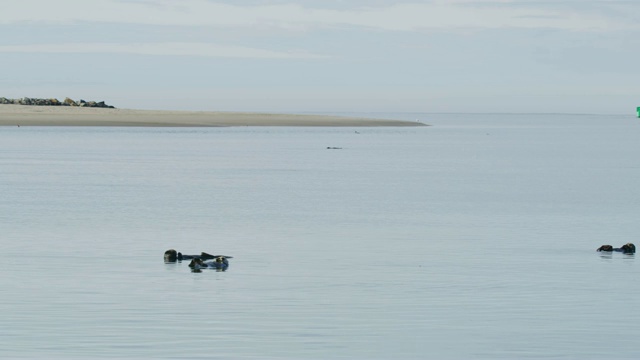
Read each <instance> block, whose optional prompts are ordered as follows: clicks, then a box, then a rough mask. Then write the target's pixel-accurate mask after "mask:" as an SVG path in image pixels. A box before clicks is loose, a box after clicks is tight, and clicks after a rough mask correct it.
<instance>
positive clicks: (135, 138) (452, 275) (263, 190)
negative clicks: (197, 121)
mask: <svg viewBox="0 0 640 360" xmlns="http://www.w3.org/2000/svg"><path fill="white" fill-rule="evenodd" d="M395 115H396V116H393V117H400V118H401V117H402V116H403V115H402V114H395ZM406 116H407V117H410V118H413V119H415V118H416V115H415V114H408V115H406ZM421 119H423V120H424V121H425V122H427V123H430V124H433V125H434V126H432V127H427V128H420V129H407V128H403V129H378V128H375V129H374V128H372V129H358V131H359V132H360V133H359V134H355V133H354V131H353V129H308V128H304V129H294V128H277V129H275V128H270V129H255V128H246V129H243V128H242V129H241V128H232V129H224V128H220V129H198V130H197V131H196V130H193V129H185V130H184V131H183V130H182V129H116V128H109V129H106V128H104V129H103V128H90V129H89V128H58V129H54V128H25V127H21V128H1V129H0V170H1V171H0V192H1V194H2V201H0V224H2V237H1V238H0V245H1V246H2V249H3V254H4V259H3V261H2V262H0V271H1V272H2V277H0V287H2V288H3V289H5V290H6V291H4V292H3V295H2V296H1V297H0V312H1V314H2V317H0V339H3V341H2V346H0V357H1V358H13V357H25V358H32V357H42V356H45V357H54V358H55V357H60V358H89V357H106V358H184V357H185V356H189V357H190V358H234V359H263V358H296V359H298V358H316V359H318V358H367V359H370V358H380V359H383V358H384V359H388V358H396V359H415V358H429V357H432V358H438V359H447V358H456V359H460V358H464V359H466V358H486V359H500V358H502V359H517V358H566V359H603V358H610V357H611V356H612V354H614V355H613V357H615V358H628V359H634V358H637V357H638V356H640V351H638V349H637V347H636V346H635V345H634V344H635V343H636V340H637V339H636V334H637V324H638V323H640V314H639V313H638V312H637V311H635V305H634V304H633V302H632V301H630V299H633V298H636V297H639V296H640V285H639V284H638V282H636V281H634V280H635V278H636V277H637V275H638V271H639V270H638V269H639V268H638V264H637V261H635V256H634V255H626V254H621V253H595V249H596V248H597V247H598V246H599V245H600V244H602V239H607V240H606V241H607V242H611V243H613V244H624V243H626V242H629V241H634V239H635V238H637V235H638V233H640V227H639V226H638V222H637V204H639V203H640V190H639V189H640V188H639V187H638V186H637V179H638V178H640V160H638V157H637V154H638V153H640V142H639V141H637V139H638V138H640V126H638V124H637V123H636V122H635V119H627V118H625V117H606V116H604V117H603V116H586V115H585V116H560V115H490V114H485V115H433V114H430V115H424V118H421ZM487 133H489V134H490V135H487ZM327 146H335V147H341V148H342V149H341V150H340V151H326V148H327ZM172 247H174V248H176V249H185V250H190V249H196V250H200V249H208V250H211V251H212V252H211V253H212V254H219V253H223V254H224V253H228V254H234V255H235V258H234V259H233V261H232V262H233V270H229V271H217V269H216V271H213V270H208V269H195V270H194V271H193V272H199V274H198V275H193V274H192V269H190V268H189V266H188V262H186V261H182V262H175V263H165V262H162V261H161V260H160V254H161V253H162V252H163V251H165V250H166V249H169V248H172ZM461 249H464V250H461ZM594 253H595V254H594ZM25 254H29V255H30V256H31V257H30V258H29V259H25V257H24V255H25ZM34 254H35V255H36V257H35V258H34V257H33V255H34ZM41 254H42V255H43V257H42V256H40V255H41ZM514 254H517V256H514ZM603 260H604V261H603ZM602 309H616V311H602ZM212 329H224V331H211V330H212ZM461 344H462V345H461ZM602 344H607V345H606V346H602ZM186 349H187V350H186ZM612 349H615V352H612ZM187 352H188V355H186V354H187Z"/></svg>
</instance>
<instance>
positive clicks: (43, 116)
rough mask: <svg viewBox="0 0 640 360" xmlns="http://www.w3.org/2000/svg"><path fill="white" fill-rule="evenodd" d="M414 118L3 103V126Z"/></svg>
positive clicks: (366, 122) (355, 122) (350, 122)
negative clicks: (369, 117) (371, 117)
mask: <svg viewBox="0 0 640 360" xmlns="http://www.w3.org/2000/svg"><path fill="white" fill-rule="evenodd" d="M425 125H426V124H423V123H420V122H414V121H401V120H380V119H368V118H356V117H342V116H327V115H292V114H267V113H264V114H263V113H244V112H205V111H156V110H129V109H105V108H84V107H69V106H64V107H63V106H26V105H3V104H0V126H139V127H142V126H150V127H197V126H200V127H214V126H362V127H373V126H425Z"/></svg>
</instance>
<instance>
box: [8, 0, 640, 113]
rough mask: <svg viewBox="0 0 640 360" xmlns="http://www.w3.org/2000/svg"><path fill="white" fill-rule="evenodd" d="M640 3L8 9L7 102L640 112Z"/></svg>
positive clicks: (240, 0) (179, 3)
mask: <svg viewBox="0 0 640 360" xmlns="http://www.w3.org/2000/svg"><path fill="white" fill-rule="evenodd" d="M638 16H640V0H547V1H544V0H431V1H428V0H425V1H402V0H397V1H393V0H369V1H365V0H350V1H349V0H300V1H292V0H291V1H288V0H235V1H231V0H95V1H86V0H56V1H51V0H20V1H13V0H0V33H2V34H3V36H1V37H0V66H1V67H2V71H1V72H0V84H1V85H2V86H1V87H0V89H1V91H0V96H4V97H10V98H18V97H24V96H28V97H47V98H48V97H56V98H59V99H64V97H66V96H69V97H72V98H74V99H80V98H82V99H86V100H97V101H100V100H104V101H106V102H107V103H108V104H112V105H115V106H117V107H121V108H142V109H178V110H222V111H277V112H541V113H549V112H551V113H555V112H559V113H602V114H625V113H629V114H634V113H635V108H636V106H640V65H638V63H640V20H639V19H638Z"/></svg>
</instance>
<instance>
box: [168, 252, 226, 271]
mask: <svg viewBox="0 0 640 360" xmlns="http://www.w3.org/2000/svg"><path fill="white" fill-rule="evenodd" d="M232 258H233V257H232V256H226V255H211V254H208V253H206V252H202V253H200V255H183V254H182V253H180V252H177V251H175V250H174V249H169V250H167V251H165V252H164V261H165V262H176V261H182V260H191V262H190V263H189V267H190V268H192V269H194V270H200V269H206V268H210V269H217V270H226V269H227V268H228V267H229V261H228V260H227V259H232ZM206 260H212V261H206Z"/></svg>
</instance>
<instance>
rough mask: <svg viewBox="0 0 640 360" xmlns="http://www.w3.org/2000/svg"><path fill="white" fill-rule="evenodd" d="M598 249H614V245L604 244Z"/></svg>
mask: <svg viewBox="0 0 640 360" xmlns="http://www.w3.org/2000/svg"><path fill="white" fill-rule="evenodd" d="M597 251H613V246H611V245H602V246H600V247H599V248H598V250H597Z"/></svg>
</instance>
